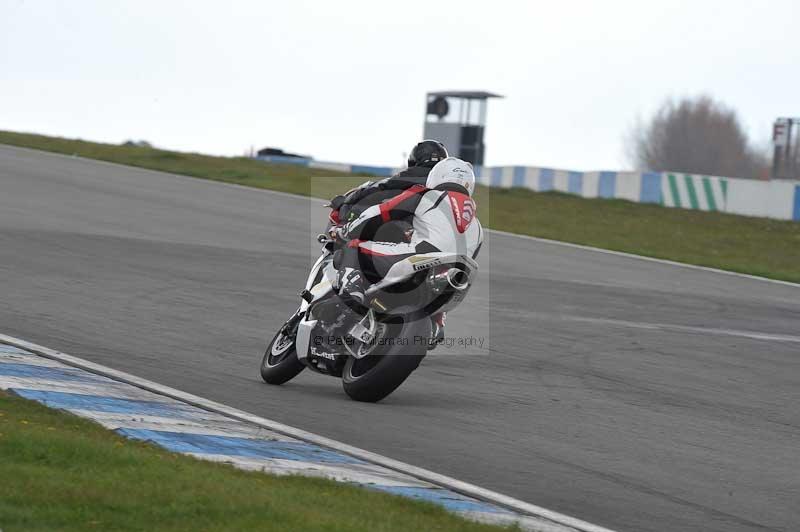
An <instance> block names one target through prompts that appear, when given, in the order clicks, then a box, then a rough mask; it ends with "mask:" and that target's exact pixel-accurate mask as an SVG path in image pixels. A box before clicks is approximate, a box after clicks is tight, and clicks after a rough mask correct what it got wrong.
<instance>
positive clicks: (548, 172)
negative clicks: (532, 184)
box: [539, 168, 555, 192]
mask: <svg viewBox="0 0 800 532" xmlns="http://www.w3.org/2000/svg"><path fill="white" fill-rule="evenodd" d="M554 180H555V172H554V171H553V170H552V169H551V168H541V169H540V170H539V191H540V192H546V191H548V190H553V181H554Z"/></svg>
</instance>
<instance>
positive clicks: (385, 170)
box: [350, 164, 392, 177]
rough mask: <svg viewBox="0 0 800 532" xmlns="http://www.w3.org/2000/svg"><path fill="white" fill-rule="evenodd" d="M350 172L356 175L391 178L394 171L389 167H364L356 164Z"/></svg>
mask: <svg viewBox="0 0 800 532" xmlns="http://www.w3.org/2000/svg"><path fill="white" fill-rule="evenodd" d="M350 171H351V172H353V173H354V174H369V175H374V176H379V177H389V176H390V175H392V169H391V168H389V167H387V166H363V165H358V164H354V165H353V166H351V167H350Z"/></svg>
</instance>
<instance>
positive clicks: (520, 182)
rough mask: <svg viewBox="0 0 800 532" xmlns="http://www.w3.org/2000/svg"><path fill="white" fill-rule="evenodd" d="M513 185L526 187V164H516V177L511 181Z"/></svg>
mask: <svg viewBox="0 0 800 532" xmlns="http://www.w3.org/2000/svg"><path fill="white" fill-rule="evenodd" d="M511 186H512V187H524V186H525V167H524V166H515V167H514V178H513V180H512V181H511Z"/></svg>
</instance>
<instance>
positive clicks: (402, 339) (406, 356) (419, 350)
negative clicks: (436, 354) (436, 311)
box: [342, 319, 431, 403]
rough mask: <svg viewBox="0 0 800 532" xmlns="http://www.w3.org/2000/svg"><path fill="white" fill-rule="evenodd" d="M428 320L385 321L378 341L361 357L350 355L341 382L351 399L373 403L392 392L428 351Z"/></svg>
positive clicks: (429, 332) (429, 329) (429, 333)
mask: <svg viewBox="0 0 800 532" xmlns="http://www.w3.org/2000/svg"><path fill="white" fill-rule="evenodd" d="M430 335H431V320H430V319H421V320H416V321H413V322H403V323H396V324H388V327H387V331H386V334H385V335H384V337H383V339H382V342H381V343H380V344H379V345H376V346H375V348H374V350H373V351H372V352H371V353H370V354H369V355H367V356H366V357H364V358H355V357H353V356H350V357H348V358H347V362H345V365H344V370H343V371H342V386H343V387H344V391H345V393H347V395H349V396H350V398H351V399H355V400H356V401H364V402H369V403H375V402H378V401H380V400H381V399H383V398H385V397H386V396H387V395H389V394H390V393H392V392H393V391H395V390H396V389H397V387H398V386H400V385H401V384H402V383H403V381H405V380H406V379H407V378H408V377H409V375H411V373H412V372H413V371H414V370H415V369H417V367H418V366H419V363H420V362H421V361H422V359H423V358H424V357H425V354H426V353H427V352H428V339H429V338H430Z"/></svg>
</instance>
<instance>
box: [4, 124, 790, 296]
mask: <svg viewBox="0 0 800 532" xmlns="http://www.w3.org/2000/svg"><path fill="white" fill-rule="evenodd" d="M0 144H12V145H16V146H24V147H29V148H36V149H40V150H47V151H54V152H59V153H66V154H75V155H80V156H82V157H89V158H94V159H101V160H105V161H112V162H117V163H121V164H128V165H132V166H140V167H143V168H150V169H153V170H162V171H167V172H173V173H178V174H185V175H191V176H195V177H202V178H205V179H213V180H217V181H225V182H229V183H239V184H242V185H249V186H253V187H258V188H267V189H272V190H280V191H283V192H292V193H295V194H302V195H311V196H316V197H321V198H330V197H331V196H333V195H334V194H335V193H337V192H341V191H344V190H347V189H348V188H350V187H352V186H354V185H356V184H358V183H360V182H362V181H364V178H363V177H357V176H352V175H349V174H341V173H336V172H331V171H327V170H311V169H308V168H303V167H297V166H292V165H273V164H264V163H261V162H257V161H253V160H250V159H246V158H242V157H210V156H206V155H200V154H193V153H179V152H171V151H165V150H156V149H152V148H139V147H127V146H117V145H111V144H101V143H96V142H86V141H80V140H71V139H63V138H56V137H45V136H41V135H31V134H24V133H12V132H7V131H0ZM476 197H477V202H478V206H479V215H480V218H481V221H482V222H483V223H484V225H485V226H487V227H491V228H493V229H500V230H503V231H509V232H513V233H520V234H525V235H531V236H539V237H544V238H551V239H554V240H562V241H565V242H574V243H578V244H585V245H589V246H596V247H600V248H606V249H612V250H617V251H625V252H628V253H635V254H638V255H645V256H649V257H657V258H663V259H669V260H674V261H678V262H685V263H688V264H698V265H702V266H710V267H713V268H720V269H724V270H731V271H736V272H741V273H749V274H753V275H760V276H763V277H770V278H773V279H783V280H787V281H795V282H800V223H795V222H788V221H778V220H769V219H766V218H749V217H745V216H736V215H731V214H721V213H709V212H702V211H692V210H684V209H669V208H664V207H660V206H658V205H647V204H639V203H631V202H627V201H621V200H601V199H583V198H579V197H577V196H570V195H567V194H559V193H543V194H542V193H535V192H532V191H529V190H523V189H511V190H501V189H489V188H486V187H478V191H477V193H476Z"/></svg>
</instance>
